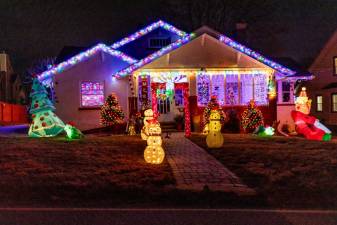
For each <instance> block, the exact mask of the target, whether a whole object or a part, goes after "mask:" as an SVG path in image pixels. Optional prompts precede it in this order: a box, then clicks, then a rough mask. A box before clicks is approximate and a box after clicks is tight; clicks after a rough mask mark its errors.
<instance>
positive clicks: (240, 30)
mask: <svg viewBox="0 0 337 225" xmlns="http://www.w3.org/2000/svg"><path fill="white" fill-rule="evenodd" d="M247 27H248V24H247V23H246V22H237V23H236V24H235V40H236V41H238V42H240V43H243V44H246V43H247V42H248V37H247Z"/></svg>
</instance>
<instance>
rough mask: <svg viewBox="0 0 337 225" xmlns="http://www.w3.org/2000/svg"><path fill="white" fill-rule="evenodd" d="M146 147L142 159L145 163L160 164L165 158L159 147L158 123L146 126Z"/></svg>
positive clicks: (160, 142)
mask: <svg viewBox="0 0 337 225" xmlns="http://www.w3.org/2000/svg"><path fill="white" fill-rule="evenodd" d="M148 131H149V132H148V134H149V136H148V137H147V147H146V148H145V151H144V159H145V161H146V162H147V163H151V164H161V163H162V162H163V160H164V158H165V152H164V149H163V148H162V147H161V145H162V139H161V128H160V124H159V123H150V124H149V125H148Z"/></svg>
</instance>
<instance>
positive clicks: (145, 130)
mask: <svg viewBox="0 0 337 225" xmlns="http://www.w3.org/2000/svg"><path fill="white" fill-rule="evenodd" d="M152 119H153V111H152V109H147V110H145V111H144V126H143V128H142V130H141V132H140V136H141V138H142V139H143V140H147V137H148V136H149V133H148V127H149V122H148V121H150V120H152Z"/></svg>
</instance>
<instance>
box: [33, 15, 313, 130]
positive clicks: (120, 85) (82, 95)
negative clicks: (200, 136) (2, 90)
mask: <svg viewBox="0 0 337 225" xmlns="http://www.w3.org/2000/svg"><path fill="white" fill-rule="evenodd" d="M72 50H73V49H72ZM66 53H67V51H66V50H64V51H63V53H62V55H66ZM61 58H62V57H61ZM38 78H39V79H40V81H42V82H43V83H44V84H46V85H47V86H49V87H50V88H51V89H52V90H53V93H55V99H54V101H55V106H56V114H57V115H58V116H60V118H61V119H63V120H64V121H65V122H68V121H73V122H75V123H76V125H77V126H78V127H79V128H81V129H92V128H96V127H99V126H100V123H99V118H100V107H101V105H102V104H103V103H104V100H105V98H106V97H107V96H108V95H109V94H111V93H113V94H114V95H116V96H117V97H118V100H119V102H120V105H121V107H122V109H123V110H124V111H125V112H126V115H127V116H130V115H131V114H133V113H135V112H137V111H141V110H144V109H146V108H148V107H152V108H153V109H154V110H155V111H158V112H159V113H160V116H159V120H160V121H173V119H174V117H175V116H176V115H178V114H182V112H185V120H187V121H188V122H187V123H186V125H187V126H188V127H189V126H190V124H189V121H190V120H191V123H192V125H193V127H194V128H195V129H198V128H199V127H200V124H202V123H203V121H202V112H203V109H204V108H205V106H206V105H207V103H208V101H209V100H210V97H211V96H213V95H215V96H217V98H218V100H219V102H220V104H221V106H222V107H223V108H224V110H230V109H233V110H235V111H236V112H237V113H238V114H240V113H241V112H242V111H243V109H244V108H245V107H246V105H247V103H248V102H249V101H250V100H251V99H254V100H255V101H256V103H257V105H258V106H259V107H260V109H261V110H262V112H263V114H264V117H265V122H266V124H269V125H271V124H272V123H273V122H274V121H276V120H280V121H281V123H286V122H288V123H291V122H292V119H291V118H290V111H291V110H293V109H294V89H295V83H296V82H297V81H298V80H310V79H312V76H311V74H308V73H302V72H300V71H296V70H294V69H293V68H288V67H286V66H283V65H281V64H279V63H277V62H276V61H273V60H271V59H268V58H266V57H264V56H262V55H261V54H259V53H257V52H255V51H253V50H251V49H249V48H248V47H246V46H244V45H242V44H240V43H238V42H235V41H234V40H232V39H230V38H228V37H226V36H224V35H222V34H220V33H218V32H216V31H214V30H212V29H210V28H208V27H206V26H204V27H201V28H200V29H198V30H196V31H195V32H193V33H186V32H184V31H181V30H179V29H177V28H175V27H173V26H171V25H169V24H167V23H165V22H163V21H158V22H156V23H153V24H151V25H149V26H147V27H145V28H144V29H142V30H139V31H137V32H136V33H134V34H131V35H130V36H128V37H126V38H124V39H122V40H121V41H118V42H116V43H114V44H112V45H109V46H108V45H105V44H98V45H96V46H94V47H92V48H90V49H88V50H86V51H83V52H82V53H79V54H77V55H75V56H73V57H70V58H68V59H67V60H65V61H63V62H61V63H59V64H57V65H55V66H54V67H52V68H51V69H49V70H47V71H45V72H43V73H41V74H39V75H38Z"/></svg>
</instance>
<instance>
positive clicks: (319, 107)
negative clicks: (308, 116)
mask: <svg viewBox="0 0 337 225" xmlns="http://www.w3.org/2000/svg"><path fill="white" fill-rule="evenodd" d="M316 111H317V112H323V96H322V95H317V96H316Z"/></svg>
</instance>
